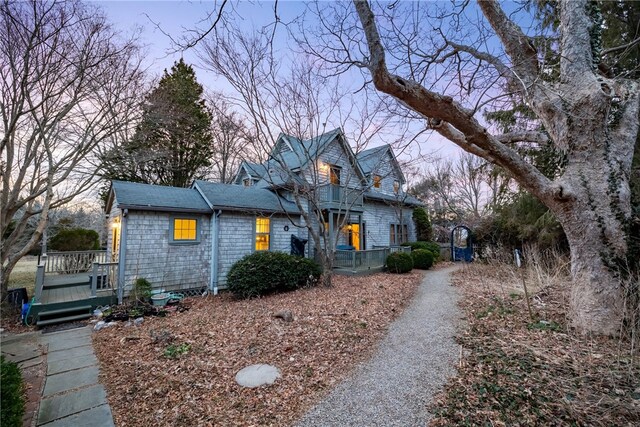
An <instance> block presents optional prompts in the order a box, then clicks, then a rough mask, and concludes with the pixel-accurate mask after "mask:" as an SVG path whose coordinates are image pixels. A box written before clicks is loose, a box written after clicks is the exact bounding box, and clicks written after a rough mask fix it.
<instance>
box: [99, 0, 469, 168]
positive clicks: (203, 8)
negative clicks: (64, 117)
mask: <svg viewBox="0 0 640 427" xmlns="http://www.w3.org/2000/svg"><path fill="white" fill-rule="evenodd" d="M95 3H96V4H97V5H99V6H100V7H101V8H102V9H103V10H104V11H105V12H106V13H107V16H108V17H109V20H110V21H111V22H113V23H114V24H115V25H116V26H117V27H118V28H119V29H120V30H121V31H122V32H123V33H125V34H130V33H132V32H133V31H134V30H135V29H136V28H137V27H142V28H143V32H142V36H141V43H142V44H143V45H145V46H146V49H145V50H146V52H147V55H146V65H147V66H148V67H149V68H148V73H149V75H150V77H151V78H153V77H159V76H160V75H161V74H162V72H163V70H164V69H168V68H170V67H171V66H172V65H173V63H174V62H175V61H176V60H178V59H179V58H180V57H181V56H182V57H184V59H185V61H186V62H187V63H190V64H192V65H193V67H194V68H195V70H196V76H197V78H198V81H199V82H200V83H202V84H203V85H204V86H205V88H207V89H213V90H220V91H223V92H225V91H228V89H227V88H228V85H227V84H226V82H224V81H223V80H221V79H217V78H216V77H215V76H214V75H213V73H211V72H209V71H207V70H204V69H203V68H202V67H200V64H199V60H198V58H197V55H196V53H195V52H194V51H193V50H189V51H186V52H176V51H175V49H174V48H173V47H172V43H171V40H170V38H169V37H168V36H167V35H166V34H163V32H164V33H167V34H170V35H171V37H173V38H174V39H179V38H180V37H181V36H184V35H185V34H186V32H187V31H189V30H192V29H194V28H198V27H201V28H202V27H206V23H203V22H202V21H203V19H205V18H206V17H207V14H208V13H209V12H210V11H211V10H212V7H213V6H214V2H213V1H198V0H191V1H158V0H152V1H98V2H95ZM235 6H236V10H237V11H238V14H239V15H240V16H242V17H243V18H244V19H245V22H244V24H243V25H245V26H246V28H247V31H251V30H252V29H254V28H261V27H262V26H264V25H267V24H269V23H271V22H272V20H273V2H266V1H264V2H258V1H256V2H248V1H246V2H240V3H239V4H236V5H235ZM305 7H306V6H305V4H304V2H302V1H282V0H281V1H280V2H279V3H278V14H279V15H280V17H281V19H282V20H283V21H287V20H288V19H293V18H294V17H296V16H297V15H299V14H301V13H302V12H303V11H304V10H305ZM155 24H158V26H159V27H160V29H159V28H156V25H155ZM280 42H281V46H280V47H279V48H280V49H283V50H284V49H287V45H286V40H284V38H283V39H281V40H280ZM416 148H417V147H416ZM412 151H413V150H412ZM419 151H420V153H421V154H422V155H424V154H425V153H428V152H435V155H437V156H439V157H440V156H441V157H444V156H447V157H448V156H455V155H457V154H458V153H459V152H460V151H461V150H460V149H459V148H458V147H457V146H456V145H454V144H453V143H451V142H449V141H446V140H443V139H442V138H441V137H440V136H438V135H432V136H431V137H429V138H428V140H426V141H425V140H423V142H422V144H421V146H420V148H419ZM401 157H402V156H401ZM411 157H413V155H412V156H411Z"/></svg>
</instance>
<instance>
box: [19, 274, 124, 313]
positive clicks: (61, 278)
mask: <svg viewBox="0 0 640 427" xmlns="http://www.w3.org/2000/svg"><path fill="white" fill-rule="evenodd" d="M89 275H90V273H87V272H85V273H78V274H46V275H45V277H44V281H43V287H42V295H41V296H40V300H39V301H38V302H36V303H35V304H33V305H32V306H31V311H30V314H29V316H30V317H31V318H32V319H31V322H33V323H35V322H38V324H41V323H47V322H48V323H55V321H53V320H52V318H53V319H55V318H56V317H57V318H59V321H67V319H69V320H75V318H77V317H82V316H77V313H76V312H77V310H78V309H80V310H84V312H85V313H87V315H86V316H85V317H88V313H90V312H91V310H92V309H94V308H96V307H98V306H101V305H109V304H114V303H115V302H116V301H117V298H116V293H115V291H114V290H112V289H98V290H97V292H96V296H92V295H91V281H90V276H89ZM88 307H90V308H91V309H88ZM42 316H46V318H47V320H46V321H45V322H43V321H42Z"/></svg>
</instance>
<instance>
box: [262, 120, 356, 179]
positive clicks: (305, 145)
mask: <svg viewBox="0 0 640 427" xmlns="http://www.w3.org/2000/svg"><path fill="white" fill-rule="evenodd" d="M336 138H337V139H338V141H339V142H340V143H341V144H342V146H343V148H344V150H345V151H346V152H347V155H348V156H349V157H351V160H352V161H353V164H354V167H355V168H356V169H357V172H358V173H359V174H360V175H362V178H364V174H363V173H362V170H360V167H359V166H358V162H357V161H356V158H355V155H354V154H353V150H351V147H350V146H349V144H347V143H346V138H345V137H344V134H343V133H342V129H341V128H336V129H333V130H331V131H329V132H326V133H323V134H322V135H319V136H316V137H313V138H309V139H304V140H301V139H298V138H296V137H293V136H291V135H286V134H284V133H281V134H280V136H278V140H277V141H276V144H275V146H274V147H273V150H272V151H271V154H270V156H271V158H272V159H277V161H279V162H282V163H283V164H284V165H286V167H287V168H288V169H290V170H292V171H296V170H298V169H300V168H303V167H304V166H306V165H307V164H308V163H309V162H310V161H315V160H316V159H317V158H318V157H319V156H320V155H321V154H322V152H323V151H324V150H325V149H326V148H327V147H328V146H329V144H330V143H331V142H332V141H333V140H335V139H336ZM283 143H286V145H287V146H288V147H291V151H289V150H287V151H279V148H280V147H281V146H282V144H283Z"/></svg>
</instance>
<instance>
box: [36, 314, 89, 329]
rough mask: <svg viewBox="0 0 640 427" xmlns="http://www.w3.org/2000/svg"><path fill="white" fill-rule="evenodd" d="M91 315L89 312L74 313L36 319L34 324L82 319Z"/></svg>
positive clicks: (49, 323)
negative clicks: (73, 314) (72, 314)
mask: <svg viewBox="0 0 640 427" xmlns="http://www.w3.org/2000/svg"><path fill="white" fill-rule="evenodd" d="M90 317H91V313H83V314H76V315H75V316H66V317H54V318H53V319H47V320H38V321H37V322H36V326H46V325H53V324H55V323H63V322H73V321H74V320H83V319H88V318H90Z"/></svg>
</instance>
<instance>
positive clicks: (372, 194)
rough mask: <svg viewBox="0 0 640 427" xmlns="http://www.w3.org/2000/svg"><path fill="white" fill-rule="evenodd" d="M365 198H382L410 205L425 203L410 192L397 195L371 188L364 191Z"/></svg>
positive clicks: (385, 200)
mask: <svg viewBox="0 0 640 427" xmlns="http://www.w3.org/2000/svg"><path fill="white" fill-rule="evenodd" d="M364 198H365V199H369V200H380V201H383V202H388V203H397V202H403V203H404V204H405V205H409V206H424V203H422V202H421V201H420V200H418V199H416V198H415V197H413V196H410V195H408V194H403V195H401V196H400V197H396V196H392V195H390V194H384V193H379V192H377V191H371V190H369V191H367V192H365V193H364Z"/></svg>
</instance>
